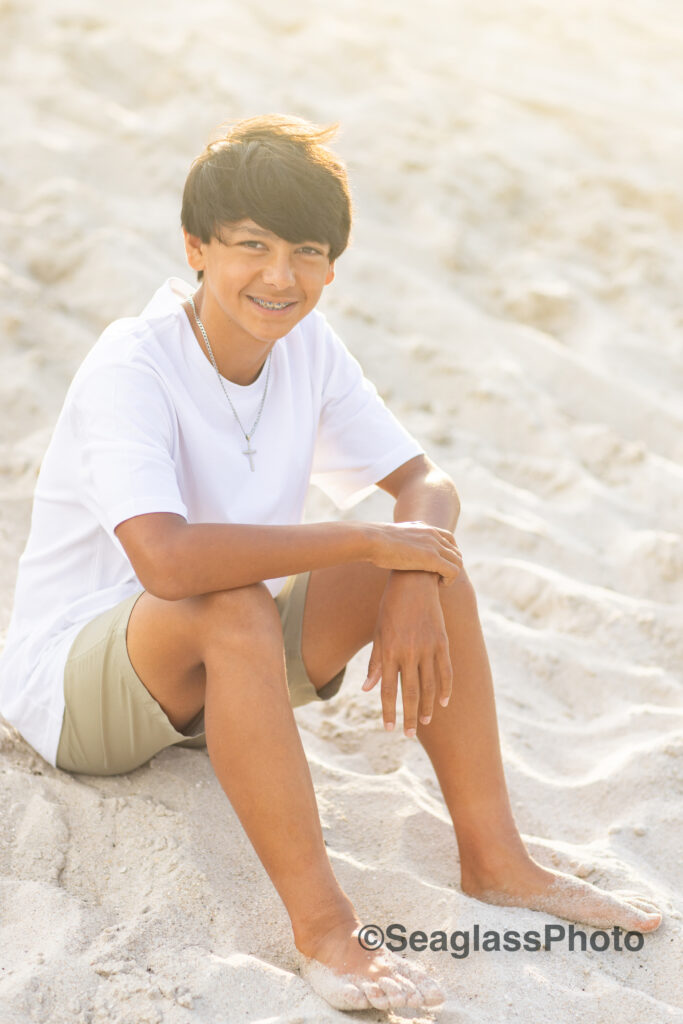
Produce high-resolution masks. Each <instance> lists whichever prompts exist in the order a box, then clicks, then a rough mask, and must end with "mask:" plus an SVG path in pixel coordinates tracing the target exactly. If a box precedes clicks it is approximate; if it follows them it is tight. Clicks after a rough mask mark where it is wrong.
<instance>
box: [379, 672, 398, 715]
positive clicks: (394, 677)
mask: <svg viewBox="0 0 683 1024" xmlns="http://www.w3.org/2000/svg"><path fill="white" fill-rule="evenodd" d="M397 693H398V666H397V665H396V664H395V663H392V662H391V661H390V660H389V659H386V660H385V659H384V658H383V659H382V690H381V694H382V718H383V719H384V728H385V729H387V730H391V729H393V728H394V726H395V725H396V694H397Z"/></svg>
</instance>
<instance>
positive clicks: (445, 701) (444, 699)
mask: <svg viewBox="0 0 683 1024" xmlns="http://www.w3.org/2000/svg"><path fill="white" fill-rule="evenodd" d="M450 699H451V698H450V697H440V698H439V704H440V705H441V707H442V708H447V707H448V702H449V700H450Z"/></svg>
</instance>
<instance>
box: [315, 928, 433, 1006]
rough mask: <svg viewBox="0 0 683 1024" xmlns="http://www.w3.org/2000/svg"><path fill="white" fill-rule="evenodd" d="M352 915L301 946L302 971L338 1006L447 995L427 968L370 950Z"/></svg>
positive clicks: (407, 1002)
mask: <svg viewBox="0 0 683 1024" xmlns="http://www.w3.org/2000/svg"><path fill="white" fill-rule="evenodd" d="M359 928H360V923H359V922H358V921H357V920H350V921H346V922H344V923H341V924H338V925H336V926H335V927H334V928H332V929H331V930H330V931H329V932H327V934H326V935H324V936H323V937H322V938H320V939H319V940H317V941H316V942H315V943H312V944H311V945H310V946H309V945H305V946H304V948H303V949H299V948H298V947H297V949H298V954H299V972H300V974H301V976H302V978H306V980H307V981H308V982H309V984H310V985H311V987H312V988H313V989H314V990H315V991H316V992H317V993H318V995H319V996H322V998H323V999H325V1000H326V1001H327V1002H328V1003H329V1004H330V1006H334V1007H335V1009H337V1010H368V1009H370V1008H371V1007H375V1008H376V1009H378V1010H396V1009H400V1008H402V1007H406V1006H408V1007H412V1008H413V1009H421V1008H423V1007H427V1008H430V1009H431V1008H435V1007H437V1006H441V1005H442V1004H443V1002H444V999H445V996H444V993H443V991H442V990H441V988H440V986H439V985H438V984H437V983H436V982H435V981H434V979H433V978H431V977H430V976H429V975H428V974H427V973H426V972H425V971H423V970H421V969H420V968H419V967H416V966H415V965H414V964H411V963H408V962H407V961H405V960H402V959H401V957H399V956H396V954H394V953H391V952H390V951H388V950H366V949H363V947H362V946H361V945H360V943H359V942H358V929H359Z"/></svg>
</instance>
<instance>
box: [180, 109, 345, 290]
mask: <svg viewBox="0 0 683 1024" xmlns="http://www.w3.org/2000/svg"><path fill="white" fill-rule="evenodd" d="M337 128H338V125H336V124H334V125H330V126H328V127H325V128H323V127H320V126H318V125H315V124H311V122H310V121H304V120H303V119H302V118H299V117H287V116H284V115H282V114H266V115H263V116H259V117H250V118H246V119H245V120H242V121H236V122H234V123H232V124H229V125H227V126H223V128H222V130H223V131H224V134H223V135H221V136H219V137H218V138H215V139H214V140H213V141H212V142H210V143H209V144H208V145H207V147H206V149H205V150H204V152H203V153H201V154H200V155H199V156H198V157H197V159H196V160H195V161H194V163H193V164H192V167H191V168H190V173H189V174H188V176H187V181H186V182H185V188H184V191H183V205H182V211H181V215H180V219H181V223H182V226H183V227H184V228H185V230H186V231H187V232H188V233H189V234H191V235H197V236H198V237H199V238H201V240H202V242H207V243H208V242H210V241H211V238H212V237H217V234H218V232H219V230H220V227H221V225H223V224H229V223H231V222H234V221H238V220H242V219H244V218H247V217H248V218H249V219H251V220H253V221H255V222H256V223H257V224H259V225H260V226H261V227H262V228H266V229H267V230H268V231H272V232H273V233H274V234H276V235H278V236H279V237H280V238H284V239H285V240H286V241H288V242H292V243H297V242H304V241H311V242H320V243H328V244H329V246H330V254H329V258H330V261H331V262H332V261H334V260H336V259H337V257H338V256H340V255H341V253H342V252H343V251H344V249H345V248H346V246H347V244H348V240H349V232H350V230H351V195H350V191H349V183H348V177H347V174H346V168H345V167H344V164H343V163H342V161H341V160H340V159H339V158H338V157H337V156H335V155H334V153H332V152H331V151H330V150H329V149H328V148H327V146H326V145H325V143H326V142H327V141H328V140H329V139H331V138H332V137H333V136H334V135H335V134H336V131H337ZM226 129H227V130H226ZM198 276H199V278H200V279H201V277H202V273H201V271H200V272H199V274H198Z"/></svg>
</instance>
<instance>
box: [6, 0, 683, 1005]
mask: <svg viewBox="0 0 683 1024" xmlns="http://www.w3.org/2000/svg"><path fill="white" fill-rule="evenodd" d="M0 28H1V29H2V31H1V32H0V38H2V40H3V42H2V50H3V60H2V69H1V70H0V94H1V95H2V110H3V114H2V120H3V128H4V131H3V139H4V145H3V158H2V168H1V170H0V240H1V243H2V256H1V257H0V294H1V297H2V301H1V304H0V322H1V329H0V346H1V349H0V356H1V362H0V367H1V372H0V499H1V505H0V569H1V573H2V576H1V579H2V587H1V588H0V644H1V643H2V638H3V637H4V634H5V632H6V628H7V624H8V622H9V617H10V613H11V608H12V597H13V587H14V580H15V575H16V566H17V560H18V558H19V556H20V554H21V552H22V550H23V547H24V543H25V540H26V537H27V534H28V529H29V525H30V513H31V497H32V493H33V487H34V485H35V480H36V475H37V472H38V469H39V466H40V461H41V458H42V456H43V453H44V451H45V448H46V446H47V443H48V440H49V438H50V434H51V431H52V428H53V426H54V423H55V420H56V417H57V415H58V412H59V409H60V408H61V405H62V401H63V398H64V394H65V392H66V389H67V386H68V384H69V381H70V380H71V378H72V376H73V374H74V373H75V371H76V369H77V367H78V366H79V364H80V362H81V361H82V359H83V358H84V356H85V354H86V352H87V351H88V349H89V348H90V347H91V345H92V344H93V343H94V342H95V340H96V338H97V336H98V335H99V333H100V331H101V330H102V329H103V328H104V327H105V326H106V325H107V324H108V323H109V322H110V321H111V320H113V319H115V318H117V317H120V316H128V315H136V314H137V313H139V312H140V310H141V309H142V308H143V306H144V305H145V303H146V302H147V300H148V299H149V297H150V296H151V295H152V293H153V292H154V290H155V289H156V288H157V287H158V285H159V284H160V283H161V282H162V281H163V280H164V279H165V278H167V277H169V276H172V275H176V276H179V277H181V278H184V279H185V280H188V281H190V280H191V279H192V275H191V271H190V270H189V268H187V267H186V264H185V259H184V252H183V248H182V236H181V232H180V226H179V210H180V193H181V190H182V186H183V182H184V180H185V176H186V174H187V171H188V169H189V165H190V162H191V160H192V158H193V157H194V155H195V154H196V153H198V152H199V150H200V149H201V148H202V147H203V145H204V143H205V142H206V140H207V138H208V137H209V136H210V135H211V133H212V132H213V130H214V129H215V127H216V126H217V125H219V124H220V123H221V122H222V121H225V120H226V119H228V118H237V117H244V116H248V115H252V114H256V113H261V112H268V111H278V112H282V113H291V114H297V115H299V116H302V117H306V118H310V119H311V120H314V121H316V122H318V123H330V122H334V121H338V122H340V125H341V131H340V134H339V136H338V139H337V142H336V144H335V148H336V150H337V151H338V152H339V153H340V155H341V156H342V157H343V158H344V160H345V161H346V162H347V165H348V168H349V172H350V175H351V182H352V187H353V196H354V202H355V224H354V229H353V235H352V245H351V247H350V249H349V250H348V252H347V253H345V254H344V255H343V257H342V258H341V260H340V261H339V264H338V267H337V277H336V280H335V282H334V284H333V286H332V287H330V288H329V289H327V291H326V294H325V296H324V300H323V303H322V308H323V310H324V311H325V313H326V314H327V316H328V317H329V319H330V321H331V322H332V324H333V326H334V327H335V329H336V330H337V331H338V333H339V334H340V335H341V336H342V338H343V339H344V340H345V342H346V344H347V345H348V347H349V348H350V350H351V351H352V352H353V353H354V355H355V356H356V357H357V358H358V359H359V360H360V362H361V363H362V365H363V368H364V370H365V372H366V374H367V375H368V376H369V377H370V378H371V379H372V380H373V381H374V382H375V383H376V385H377V387H378V389H379V391H380V393H381V394H382V396H383V397H384V399H385V401H386V402H387V404H388V405H389V406H390V408H391V409H392V410H393V411H394V412H395V413H396V414H397V416H398V417H399V418H400V419H401V421H402V422H403V423H404V424H405V426H406V427H407V428H408V429H409V430H410V431H411V432H412V433H413V434H414V435H415V437H417V438H418V440H419V441H420V442H421V443H422V444H423V445H424V446H425V448H426V450H427V451H428V453H429V455H430V456H431V457H432V458H433V459H434V461H435V462H437V463H438V464H439V465H440V466H441V467H442V468H443V469H444V470H445V471H447V472H448V473H449V474H450V475H451V476H452V477H453V479H454V481H455V482H456V485H457V487H458V490H459V493H460V498H461V502H462V514H461V519H460V523H459V525H458V529H457V531H456V537H457V539H458V543H459V545H460V547H461V549H462V552H463V555H464V558H465V563H466V565H467V566H468V570H469V574H470V576H471V578H472V580H473V582H474V584H475V587H476V589H477V593H478V597H479V608H480V614H481V618H482V623H483V626H484V632H485V636H486V639H487V644H488V649H489V654H490V658H491V662H492V665H493V670H494V679H495V683H496V695H497V702H498V711H499V722H500V731H501V740H502V747H503V754H504V759H505V767H506V774H507V778H508V784H509V788H510V792H511V797H512V800H513V806H514V809H515V813H516V815H517V820H518V823H519V826H520V829H521V831H522V833H523V835H524V837H525V839H526V841H527V843H528V845H529V848H530V849H531V851H532V853H533V854H534V856H536V857H537V859H538V860H539V861H540V862H541V863H544V864H546V865H549V866H554V867H557V868H559V869H561V870H563V871H568V872H572V873H575V874H577V875H579V876H580V877H581V878H585V879H588V880H589V881H591V882H593V883H595V884H596V885H599V886H601V887H603V888H605V889H609V890H614V889H628V890H639V891H641V892H643V893H644V894H647V895H649V896H650V897H651V898H652V899H653V900H654V901H655V902H656V903H657V904H658V905H659V907H660V908H661V910H662V912H663V914H664V921H663V924H662V926H661V927H660V928H659V929H658V930H657V931H656V932H655V933H653V934H651V935H648V936H646V937H645V939H644V942H643V944H642V948H640V949H639V950H636V951H628V950H622V951H621V952H617V951H616V950H614V949H613V948H610V949H608V950H606V951H604V952H600V951H596V950H595V949H591V948H587V950H586V951H585V952H583V951H581V950H580V949H575V950H574V951H571V950H569V949H568V948H567V945H566V943H564V944H562V943H557V944H556V945H553V946H552V948H550V949H547V950H545V949H540V950H538V951H525V950H519V951H516V952H513V951H505V950H501V951H499V952H496V951H485V950H483V949H479V950H474V949H470V951H469V955H468V956H466V957H454V956H451V955H450V954H449V953H448V952H438V951H430V950H426V951H423V952H412V953H410V956H411V957H412V958H415V960H416V961H417V962H419V963H420V964H421V965H423V966H425V967H426V968H427V969H428V970H429V971H430V972H431V973H433V975H434V977H436V978H437V979H438V980H439V982H440V983H441V985H442V986H443V987H444V988H445V990H446V992H447V997H448V998H447V1002H446V1004H445V1006H444V1008H443V1010H441V1011H440V1012H439V1013H438V1014H437V1015H436V1018H437V1019H438V1020H439V1021H441V1022H443V1024H456V1022H457V1024H461V1022H467V1024H506V1022H515V1021H519V1022H522V1021H524V1022H529V1021H532V1022H534V1024H545V1022H551V1021H552V1022H557V1021H560V1022H562V1024H565V1022H569V1021H572V1022H575V1024H607V1022H610V1021H613V1020H617V1019H618V1020H620V1021H622V1022H625V1024H631V1022H632V1024H642V1022H643V1021H648V1024H674V1022H677V1021H683V1008H682V1007H683V982H682V979H681V970H680V965H681V959H682V938H683V917H682V913H683V884H682V880H683V871H682V867H681V845H682V843H681V840H682V838H683V829H682V825H681V798H682V797H683V678H682V667H683V533H682V530H681V524H683V402H682V401H681V395H682V394H683V290H682V288H681V282H682V281H683V244H682V243H683V184H682V183H683V70H682V68H683V62H682V61H681V54H682V53H683V11H681V9H680V7H679V6H678V5H677V4H676V3H674V2H673V0H669V2H666V0H649V2H646V0H622V2H621V3H619V4H617V3H616V2H615V3H609V2H607V0H593V2H590V3H589V2H587V0H577V2H575V3H574V4H571V5H568V4H563V3H561V2H560V0H555V2H549V0H546V2H541V0H519V2H518V3H516V4H515V5H508V4H505V3H503V2H502V0H480V2H479V3H476V2H474V0H453V2H452V3H448V4H446V3H443V2H438V0H424V2H422V3H420V4H409V3H407V2H406V0H393V2H391V3H390V2H389V0H378V2H376V3H375V4H373V5H372V6H371V5H369V4H367V3H361V2H359V0H349V2H348V3H346V4H344V5H340V6H337V7H335V8H331V7H329V6H324V5H322V4H318V3H313V2H312V0H290V2H289V3H288V4H287V5H277V4H275V3H273V2H272V0H253V2H251V3H250V4H248V5H247V4H239V3H237V2H236V0H221V2H219V0H195V2H194V3H193V4H191V5H187V4H183V3H180V2H178V0H170V2H168V3H166V4H164V5H163V6H162V5H155V4H152V3H151V2H150V0H138V2H137V3H133V2H131V0H120V2H119V3H117V4H115V5H107V4H104V3H102V2H101V0H99V2H98V0H96V2H95V3H93V2H92V0H90V2H86V0H55V2H54V3H52V4H50V5H44V4H43V5H39V4H38V3H37V2H36V0H25V2H24V3H22V4H19V3H18V2H17V0H0ZM391 514H392V503H391V500H390V498H389V496H388V495H386V494H383V493H381V492H379V491H378V492H376V493H374V494H373V495H371V496H370V497H369V498H368V499H367V500H366V501H364V502H363V503H362V504H360V505H358V506H357V507H356V508H354V509H351V510H350V511H346V512H341V513H340V512H339V510H338V509H336V508H335V507H334V506H333V505H332V504H331V502H330V501H329V500H328V499H327V498H326V497H325V496H324V495H323V494H322V493H321V492H320V491H316V490H314V489H311V491H310V494H309V498H308V503H307V511H306V517H307V519H308V520H311V521H312V520H326V519H331V518H342V517H347V518H357V519H366V520H372V519H380V518H382V519H391ZM369 655H370V647H368V648H366V649H365V650H364V651H362V652H360V653H359V654H358V655H357V656H356V657H355V658H354V659H353V661H352V662H351V665H350V668H349V670H348V672H347V676H346V680H345V682H344V686H343V688H342V691H341V693H340V695H339V696H338V697H337V698H336V699H335V700H334V701H333V702H332V703H331V704H330V705H326V706H324V707H320V706H308V707H304V708H300V709H297V710H296V712H295V714H296V717H297V721H298V723H299V726H300V731H301V735H302V738H303V742H304V746H305V749H306V752H307V755H308V758H309V762H310V765H311V771H312V776H313V780H314V783H315V787H316V793H317V796H318V802H319V808H320V814H321V820H322V823H323V831H324V835H325V840H326V843H327V846H328V850H329V854H330V858H331V861H332V864H333V867H334V870H335V873H336V874H337V876H338V878H339V880H340V882H341V884H342V886H343V888H344V889H345V890H346V891H347V892H348V893H349V895H350V896H351V897H352V898H353V900H354V903H355V905H356V908H357V910H358V913H359V914H360V916H361V918H362V920H363V921H364V922H365V923H374V924H377V925H380V926H381V927H382V928H386V927H387V926H388V925H389V924H391V923H392V922H401V923H402V924H403V925H404V926H405V928H406V930H407V931H408V932H410V931H412V930H417V929H420V930H424V931H425V932H427V933H430V932H433V931H436V930H440V929H441V930H445V931H447V932H452V931H454V930H460V931H463V930H464V931H468V932H469V933H470V935H473V934H474V931H473V930H474V928H475V926H477V925H478V926H479V929H480V933H481V934H483V933H484V932H485V931H486V930H487V929H489V930H491V929H492V930H497V931H498V932H501V933H502V932H504V931H505V930H506V929H515V930H517V931H519V932H520V933H523V932H525V931H527V930H533V929H537V930H541V931H542V930H543V928H544V926H545V925H546V924H551V925H559V924H564V925H565V926H566V927H567V928H568V924H567V922H561V921H559V919H556V918H552V917H550V916H548V915H544V914H542V913H538V912H533V911H529V910H521V909H514V908H499V907H492V906H487V905H484V904H483V903H480V902H477V901H475V900H473V899H471V898H468V897H467V896H465V895H463V894H462V892H461V891H460V888H459V884H458V883H459V865H458V853H457V847H456V844H455V839H454V835H453V830H452V827H451V824H450V819H449V817H448V814H447V811H446V808H445V805H444V803H443V800H442V797H441V794H440V792H439V790H438V786H437V784H436V781H435V780H434V778H433V772H432V769H431V766H430V764H429V762H428V759H427V757H426V755H425V753H424V751H423V750H422V748H421V747H420V746H419V744H418V743H417V742H415V741H412V742H411V741H410V740H407V739H405V738H404V737H403V736H402V734H401V730H400V729H399V730H397V731H396V734H394V735H392V734H388V733H385V732H384V730H383V729H382V723H381V715H380V703H379V692H378V690H377V689H376V690H373V691H372V692H371V693H369V694H365V693H362V692H361V689H360V687H361V684H362V682H363V679H364V678H365V670H366V668H367V663H368V658H369ZM456 679H457V667H456ZM456 685H457V684H456ZM0 775H1V778H2V782H1V784H0V815H1V817H2V821H3V827H2V829H0V1024H30V1022H49V1024H161V1022H164V1024H233V1022H234V1024H242V1022H247V1021H249V1022H252V1024H256V1022H260V1024H266V1022H267V1024H304V1022H306V1024H309V1022H310V1024H323V1022H324V1024H327V1022H330V1024H331V1022H341V1021H343V1020H350V1019H355V1018H357V1019H358V1020H362V1021H380V1020H388V1021H392V1020H393V1021H398V1020H414V1021H428V1020H430V1019H433V1018H434V1015H431V1016H430V1015H429V1014H426V1013H425V1014H423V1015H422V1016H419V1015H418V1016H412V1014H413V1013H414V1011H408V1010H405V1011H397V1012H395V1013H394V1014H393V1015H392V1014H384V1013H381V1012H380V1011H377V1010H374V1011H366V1012H363V1013H359V1014H354V1015H352V1016H351V1017H349V1015H348V1014H343V1013H341V1012H339V1011H336V1010H334V1009H331V1008H330V1007H328V1006H327V1005H326V1004H325V1003H324V1002H323V1001H322V1000H321V999H320V998H319V997H318V996H317V995H316V994H315V993H314V992H313V991H312V990H311V989H310V988H309V986H308V985H307V983H306V982H305V981H304V980H303V979H302V978H300V977H299V976H298V974H297V973H296V965H295V957H294V946H293V942H292V938H291V931H290V927H289V921H288V918H287V915H286V912H285V910H284V907H283V906H282V904H281V903H280V900H279V897H278V896H277V894H276V892H275V890H274V889H273V887H272V885H271V883H270V881H269V879H268V877H267V875H266V874H265V871H264V870H263V868H262V866H261V864H260V862H259V860H258V858H257V856H256V854H255V853H254V851H253V850H252V848H251V845H250V843H249V841H248V839H247V837H246V835H245V834H244V832H243V830H242V828H241V825H240V823H239V821H238V819H237V817H236V815H235V813H234V812H233V810H232V808H231V806H230V804H229V803H228V801H227V799H226V797H225V796H224V794H223V791H222V790H221V788H220V786H219V784H218V782H217V780H216V778H215V777H214V774H213V771H212V769H211V764H210V762H209V759H208V755H207V753H206V751H205V750H187V749H178V748H175V749H173V748H171V749H169V750H166V751H164V752H163V753H161V754H160V755H158V756H157V757H155V758H154V759H153V760H152V761H151V762H150V763H148V764H146V765H145V766H143V767H141V768H140V769H138V770H137V771H134V772H132V773H131V774H129V775H124V776H116V777H110V778H97V777H92V776H85V775H69V774H68V773H65V772H61V771H59V770H58V769H55V768H53V767H51V766H50V765H49V764H47V763H46V762H45V761H44V760H43V759H42V758H41V757H40V756H39V755H38V754H36V753H35V752H34V751H33V750H32V749H31V747H30V746H29V745H28V744H27V743H26V742H25V741H24V740H23V739H22V737H21V736H20V735H19V734H18V733H17V732H16V730H15V729H13V728H12V727H11V726H10V725H9V724H7V723H4V722H3V720H2V719H0ZM584 931H585V932H586V933H587V935H588V936H589V937H590V935H591V933H592V931H593V930H592V929H589V928H586V929H584Z"/></svg>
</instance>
